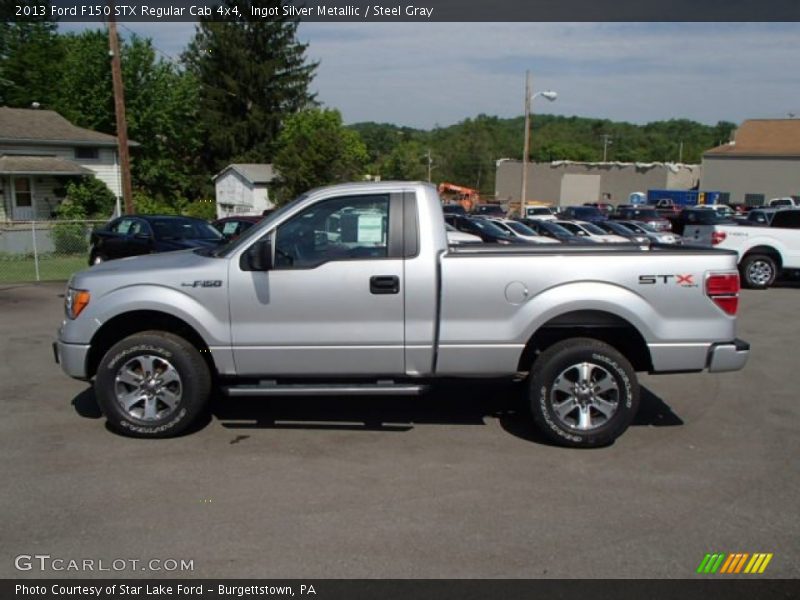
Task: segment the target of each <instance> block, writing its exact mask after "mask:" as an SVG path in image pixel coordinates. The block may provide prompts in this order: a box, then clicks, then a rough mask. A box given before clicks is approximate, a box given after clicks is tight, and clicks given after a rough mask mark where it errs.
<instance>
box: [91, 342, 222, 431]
mask: <svg viewBox="0 0 800 600" xmlns="http://www.w3.org/2000/svg"><path fill="white" fill-rule="evenodd" d="M210 391H211V375H210V373H209V369H208V365H207V364H206V362H205V361H204V360H203V357H202V356H200V352H198V350H197V349H196V348H195V347H194V346H192V345H191V344H190V343H189V342H187V341H186V340H184V339H183V338H181V337H179V336H177V335H174V334H171V333H167V332H163V331H145V332H142V333H137V334H134V335H131V336H129V337H126V338H125V339H123V340H122V341H120V342H118V343H117V344H115V345H114V346H112V347H111V349H110V350H109V351H108V352H107V353H106V355H105V356H104V357H103V359H102V360H101V361H100V366H99V367H98V369H97V377H96V379H95V393H96V394H97V400H98V404H99V405H100V409H101V410H102V411H103V414H104V415H105V417H106V419H107V420H108V424H109V426H110V427H111V428H112V429H114V430H115V431H117V432H118V433H122V434H123V435H128V436H132V437H151V438H162V437H172V436H175V435H179V434H181V433H183V432H184V431H186V429H187V428H188V427H189V426H191V425H192V423H194V422H195V421H196V420H197V419H198V418H199V416H200V415H201V414H202V413H203V411H204V410H206V407H207V406H208V400H209V394H210Z"/></svg>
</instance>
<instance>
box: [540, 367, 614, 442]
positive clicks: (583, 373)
mask: <svg viewBox="0 0 800 600" xmlns="http://www.w3.org/2000/svg"><path fill="white" fill-rule="evenodd" d="M619 401H620V391H619V386H618V385H617V380H616V379H614V376H613V375H612V374H611V373H610V372H609V371H608V370H607V369H606V368H605V367H601V366H600V365H597V364H595V363H590V362H582V363H578V364H575V365H572V366H570V367H567V368H566V369H564V370H563V371H562V372H561V373H560V374H559V375H558V377H556V378H555V381H554V382H553V388H552V390H551V391H550V403H551V405H552V407H553V412H554V414H555V416H556V418H557V419H558V420H559V421H561V423H562V424H564V425H566V426H567V427H570V428H572V429H578V430H581V431H588V430H591V429H596V428H598V427H601V426H602V425H605V424H606V423H607V422H608V421H609V420H610V419H611V417H613V416H614V414H615V413H616V412H617V409H618V408H619Z"/></svg>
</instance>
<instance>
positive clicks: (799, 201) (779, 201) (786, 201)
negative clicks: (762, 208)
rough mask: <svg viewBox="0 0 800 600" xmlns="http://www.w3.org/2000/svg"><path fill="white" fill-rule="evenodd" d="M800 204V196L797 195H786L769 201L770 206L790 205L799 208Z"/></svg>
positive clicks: (768, 205)
mask: <svg viewBox="0 0 800 600" xmlns="http://www.w3.org/2000/svg"><path fill="white" fill-rule="evenodd" d="M799 206H800V198H798V197H796V196H794V197H793V196H786V197H785V198H772V199H771V200H770V201H769V202H767V207H769V208H779V207H789V208H797V207H799Z"/></svg>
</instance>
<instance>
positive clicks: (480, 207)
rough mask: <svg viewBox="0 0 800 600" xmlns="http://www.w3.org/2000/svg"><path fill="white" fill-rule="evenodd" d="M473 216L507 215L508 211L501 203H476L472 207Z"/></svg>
mask: <svg viewBox="0 0 800 600" xmlns="http://www.w3.org/2000/svg"><path fill="white" fill-rule="evenodd" d="M472 216H473V217H505V216H506V211H504V210H503V207H502V206H500V205H499V204H476V205H475V208H473V209H472Z"/></svg>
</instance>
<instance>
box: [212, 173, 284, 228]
mask: <svg viewBox="0 0 800 600" xmlns="http://www.w3.org/2000/svg"><path fill="white" fill-rule="evenodd" d="M276 175H277V174H276V172H275V170H274V169H273V168H272V165H267V164H255V163H244V164H231V165H228V166H227V167H225V168H224V169H222V171H220V172H219V173H217V174H216V175H214V177H213V178H212V179H213V181H214V187H215V189H216V198H217V218H219V219H221V218H222V217H230V216H240V215H260V214H262V213H263V212H264V211H265V210H267V209H269V208H274V204H273V203H272V202H271V201H270V199H269V190H268V189H267V185H268V184H270V183H272V181H273V180H274V179H275V178H276Z"/></svg>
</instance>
